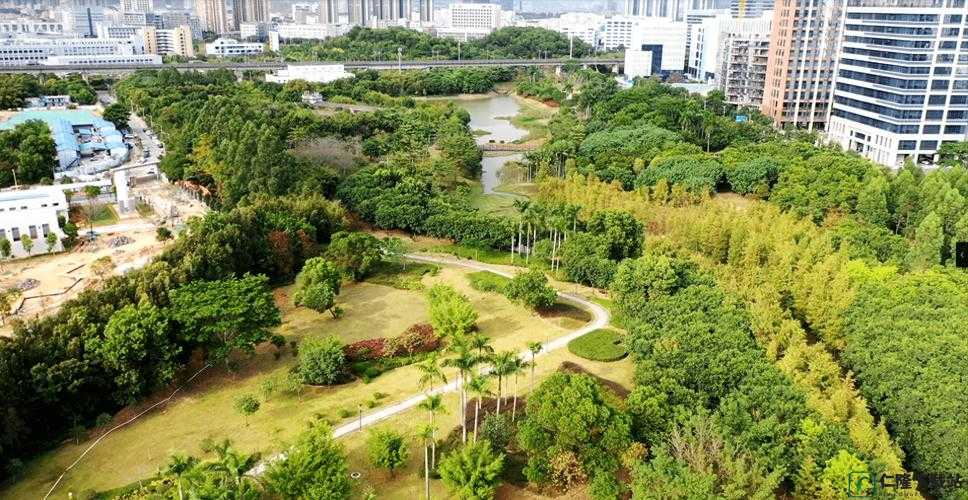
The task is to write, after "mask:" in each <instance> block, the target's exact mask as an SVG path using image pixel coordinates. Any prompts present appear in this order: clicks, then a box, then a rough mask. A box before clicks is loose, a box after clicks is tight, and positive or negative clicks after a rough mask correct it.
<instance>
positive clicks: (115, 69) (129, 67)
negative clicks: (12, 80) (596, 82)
mask: <svg viewBox="0 0 968 500" xmlns="http://www.w3.org/2000/svg"><path fill="white" fill-rule="evenodd" d="M569 63H572V64H580V65H582V66H591V65H601V66H621V65H623V64H624V61H623V60H622V59H618V58H607V59H591V58H587V59H567V58H563V59H463V60H440V59H432V60H430V59H428V60H423V59H411V60H404V61H309V62H282V61H247V62H205V61H192V62H187V63H172V64H154V65H152V64H95V65H90V66H72V65H60V66H41V65H29V66H0V73H31V74H38V73H56V74H63V73H81V74H101V75H117V74H128V73H133V72H135V71H137V70H140V69H165V68H173V69H177V70H178V71H211V70H217V69H227V70H230V71H234V72H241V71H273V70H277V69H284V68H285V67H286V66H313V65H320V64H342V65H343V66H344V67H345V68H346V69H347V70H353V69H373V70H378V71H381V70H394V69H427V68H454V67H487V66H501V67H523V66H543V67H557V66H564V65H565V64H569Z"/></svg>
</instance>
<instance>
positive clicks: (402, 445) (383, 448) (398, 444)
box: [366, 430, 410, 476]
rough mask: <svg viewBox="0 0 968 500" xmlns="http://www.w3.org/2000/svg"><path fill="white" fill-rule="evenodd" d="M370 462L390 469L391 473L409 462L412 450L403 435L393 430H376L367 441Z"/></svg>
mask: <svg viewBox="0 0 968 500" xmlns="http://www.w3.org/2000/svg"><path fill="white" fill-rule="evenodd" d="M366 449H367V454H368V455H369V456H370V462H371V463H372V464H373V465H374V466H376V467H380V468H383V469H387V470H388V471H390V475H391V476H392V475H393V473H394V472H395V471H396V470H397V469H398V468H400V467H401V466H403V465H404V464H406V463H407V458H408V457H409V456H410V450H409V449H408V448H407V442H406V440H405V439H404V438H403V436H402V435H401V434H400V433H398V432H396V431H392V430H382V431H374V432H373V433H371V434H370V437H369V439H367V441H366Z"/></svg>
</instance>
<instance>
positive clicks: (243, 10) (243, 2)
mask: <svg viewBox="0 0 968 500" xmlns="http://www.w3.org/2000/svg"><path fill="white" fill-rule="evenodd" d="M232 16H233V19H234V21H235V26H236V27H238V26H239V25H240V24H242V23H267V22H269V21H271V20H272V19H271V16H270V15H269V0H235V2H234V3H233V5H232Z"/></svg>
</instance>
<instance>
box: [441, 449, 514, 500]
mask: <svg viewBox="0 0 968 500" xmlns="http://www.w3.org/2000/svg"><path fill="white" fill-rule="evenodd" d="M503 470H504V455H503V454H498V453H495V452H494V450H492V449H491V446H490V444H489V443H488V442H487V441H478V442H476V443H473V444H471V443H468V444H466V445H464V446H463V447H462V448H461V449H459V450H455V451H453V452H452V453H449V454H447V455H446V456H444V458H443V459H441V461H440V466H439V471H440V479H441V480H442V481H443V482H444V484H445V485H446V486H447V489H449V490H450V492H451V493H452V494H453V495H454V496H456V497H457V498H459V499H461V500H465V499H467V500H470V499H475V500H476V499H484V498H494V490H495V489H496V488H497V485H498V482H499V479H500V476H501V472H502V471H503Z"/></svg>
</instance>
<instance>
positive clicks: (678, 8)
mask: <svg viewBox="0 0 968 500" xmlns="http://www.w3.org/2000/svg"><path fill="white" fill-rule="evenodd" d="M685 13H686V3H685V2H684V1H683V0H625V15H626V16H646V17H671V18H672V19H674V20H676V21H682V20H683V19H685Z"/></svg>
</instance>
